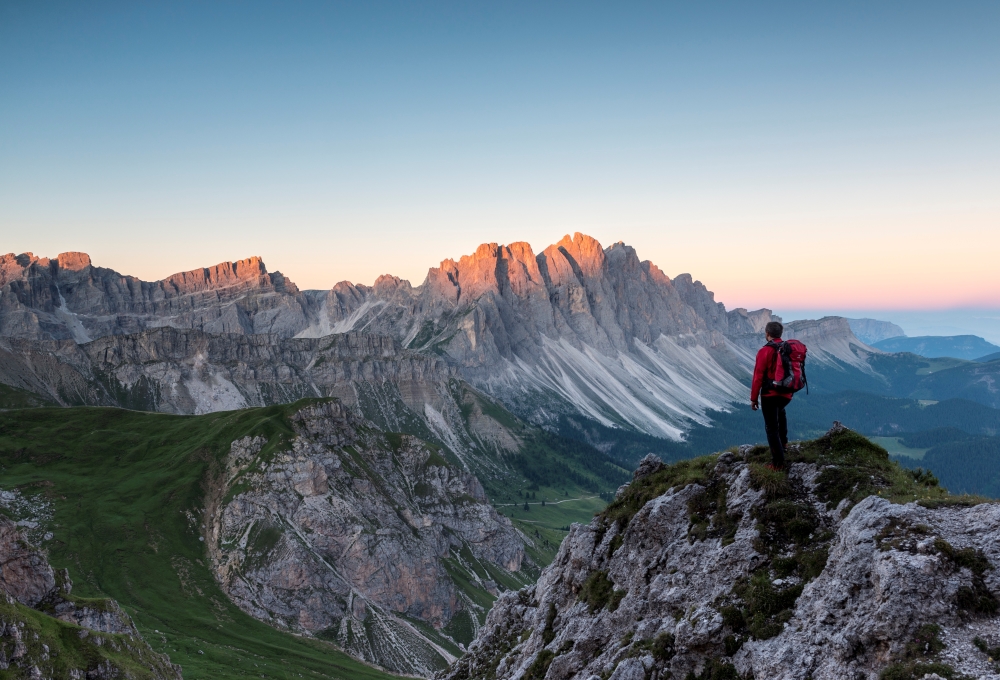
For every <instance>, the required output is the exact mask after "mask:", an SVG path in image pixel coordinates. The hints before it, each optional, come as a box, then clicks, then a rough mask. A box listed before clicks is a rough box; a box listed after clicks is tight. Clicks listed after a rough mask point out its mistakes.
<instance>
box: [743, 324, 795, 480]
mask: <svg viewBox="0 0 1000 680" xmlns="http://www.w3.org/2000/svg"><path fill="white" fill-rule="evenodd" d="M784 331H785V327H784V326H782V325H781V324H780V323H779V322H777V321H771V322H769V323H768V324H767V325H766V326H764V337H765V338H767V344H766V345H764V346H763V347H761V348H760V350H759V351H758V352H757V363H756V364H755V365H754V367H753V383H752V384H751V386H750V408H752V409H753V410H754V411H756V410H757V409H758V408H759V409H760V410H761V411H762V412H763V413H764V431H765V432H767V444H768V446H770V447H771V464H770V465H768V466H767V467H768V468H770V469H772V470H783V469H784V467H785V447H786V446H788V422H787V421H786V420H785V407H786V406H788V402H790V401H791V400H792V395H791V394H790V393H788V392H778V391H777V390H775V389H774V379H775V371H776V370H777V364H778V359H779V357H778V345H779V344H780V343H781V334H782V333H784ZM762 390H763V394H761V391H762ZM758 397H760V402H759V403H758V401H757V398H758Z"/></svg>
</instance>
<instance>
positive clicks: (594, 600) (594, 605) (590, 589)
mask: <svg viewBox="0 0 1000 680" xmlns="http://www.w3.org/2000/svg"><path fill="white" fill-rule="evenodd" d="M625 594H626V591H624V590H615V584H614V583H613V582H612V581H611V579H610V578H608V572H607V571H604V570H601V571H595V572H592V573H591V574H590V576H588V577H587V580H586V581H584V582H583V587H581V588H580V600H581V601H582V602H586V603H587V606H589V607H590V612H591V613H592V614H593V613H596V612H598V611H600V610H601V609H604V608H607V609H609V610H610V611H614V610H616V609H618V604H619V603H620V602H621V601H622V598H623V597H625Z"/></svg>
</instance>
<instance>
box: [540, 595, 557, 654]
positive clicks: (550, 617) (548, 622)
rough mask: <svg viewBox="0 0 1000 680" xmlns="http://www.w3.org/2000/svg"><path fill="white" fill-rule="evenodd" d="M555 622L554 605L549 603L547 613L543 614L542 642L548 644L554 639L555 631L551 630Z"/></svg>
mask: <svg viewBox="0 0 1000 680" xmlns="http://www.w3.org/2000/svg"><path fill="white" fill-rule="evenodd" d="M555 620H556V605H555V603H554V602H550V603H549V611H548V612H546V614H545V628H543V629H542V642H544V643H545V644H549V643H550V642H552V641H553V640H555V639H556V631H555V629H554V628H553V624H554V623H555Z"/></svg>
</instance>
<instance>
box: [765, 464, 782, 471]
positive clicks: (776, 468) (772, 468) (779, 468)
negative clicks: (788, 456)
mask: <svg viewBox="0 0 1000 680" xmlns="http://www.w3.org/2000/svg"><path fill="white" fill-rule="evenodd" d="M764 467H766V468H767V469H768V470H770V471H771V472H784V471H785V466H784V465H782V466H780V467H778V466H776V465H775V464H774V463H768V464H767V465H765V466H764Z"/></svg>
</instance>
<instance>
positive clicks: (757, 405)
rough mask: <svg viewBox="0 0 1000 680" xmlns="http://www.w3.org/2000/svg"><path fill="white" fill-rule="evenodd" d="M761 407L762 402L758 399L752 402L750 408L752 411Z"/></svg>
mask: <svg viewBox="0 0 1000 680" xmlns="http://www.w3.org/2000/svg"><path fill="white" fill-rule="evenodd" d="M759 408H760V404H758V403H757V400H756V399H755V400H753V401H751V402H750V410H751V411H756V410H757V409H759Z"/></svg>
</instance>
